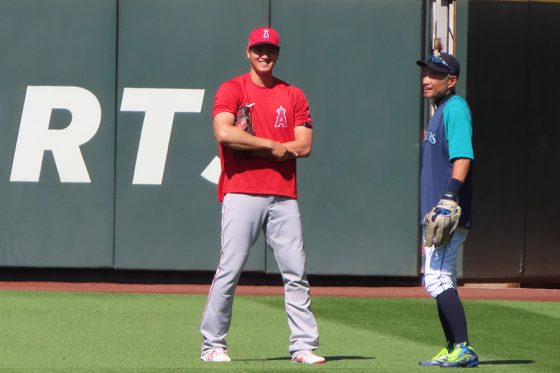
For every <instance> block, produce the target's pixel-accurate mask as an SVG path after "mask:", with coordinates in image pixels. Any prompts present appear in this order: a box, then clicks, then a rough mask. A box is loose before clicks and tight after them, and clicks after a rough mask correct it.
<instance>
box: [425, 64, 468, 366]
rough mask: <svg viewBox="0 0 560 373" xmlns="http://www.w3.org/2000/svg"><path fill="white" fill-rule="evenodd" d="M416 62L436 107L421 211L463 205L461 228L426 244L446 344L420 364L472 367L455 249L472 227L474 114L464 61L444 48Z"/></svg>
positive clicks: (428, 278) (430, 287) (428, 275)
mask: <svg viewBox="0 0 560 373" xmlns="http://www.w3.org/2000/svg"><path fill="white" fill-rule="evenodd" d="M416 63H417V64H418V65H419V66H421V67H422V85H423V94H424V97H425V98H428V99H431V100H433V102H434V104H435V106H436V111H435V113H434V115H433V116H432V118H431V119H430V121H429V123H428V127H427V128H426V130H425V133H424V141H423V144H422V172H421V177H420V210H421V211H420V214H421V215H420V216H422V217H424V216H426V215H427V214H429V213H430V212H431V211H437V213H439V211H440V210H437V209H434V206H443V205H446V206H460V207H459V211H461V210H462V214H461V217H460V220H459V222H458V228H457V229H456V231H455V232H454V234H453V235H452V236H451V237H450V239H449V240H448V241H446V242H443V243H442V244H440V245H439V246H437V245H436V244H433V243H432V242H429V243H425V245H424V252H423V254H424V277H423V283H424V287H425V289H426V291H427V292H428V293H430V295H431V296H432V297H433V298H434V299H435V300H436V303H437V308H438V314H439V319H440V322H441V326H442V328H443V332H444V334H445V338H446V346H445V347H444V348H443V349H442V350H441V351H440V352H439V353H438V354H436V356H434V357H433V358H432V359H431V360H427V361H421V362H420V363H419V364H420V365H423V366H440V367H474V366H477V365H478V362H479V360H478V356H477V355H476V353H475V351H474V349H473V348H472V347H471V346H470V344H469V338H468V333H467V321H466V316H465V310H464V308H463V304H462V302H461V299H460V298H459V294H458V293H457V290H456V287H457V270H456V260H457V252H458V251H459V250H461V249H462V248H463V244H464V243H465V240H466V238H467V233H468V229H470V226H471V222H470V219H471V216H470V213H471V208H470V205H471V197H470V178H469V177H468V174H469V170H470V168H471V163H472V161H473V160H474V152H473V148H472V141H471V138H472V126H471V114H470V110H469V107H468V105H467V103H466V102H465V100H463V99H462V98H461V97H459V96H458V95H456V93H455V86H456V84H457V79H458V78H459V73H460V65H459V62H458V61H457V59H456V58H455V57H454V56H452V55H450V54H447V53H441V54H439V55H437V56H429V57H428V59H427V60H425V61H417V62H416ZM459 213H460V212H459ZM432 217H433V218H435V217H436V216H431V215H430V218H432ZM422 224H425V221H424V220H423V221H422ZM423 232H424V229H423Z"/></svg>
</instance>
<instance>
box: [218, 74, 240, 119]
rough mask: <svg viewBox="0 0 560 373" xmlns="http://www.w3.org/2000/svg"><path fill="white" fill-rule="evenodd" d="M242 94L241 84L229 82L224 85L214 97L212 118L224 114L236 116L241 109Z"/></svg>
mask: <svg viewBox="0 0 560 373" xmlns="http://www.w3.org/2000/svg"><path fill="white" fill-rule="evenodd" d="M241 94H242V93H241V86H240V84H239V83H237V82H235V81H228V82H225V83H224V84H222V85H221V86H220V88H218V91H217V92H216V95H215V96H214V108H213V110H212V117H215V116H216V115H217V114H219V113H224V112H226V113H232V114H233V115H235V114H236V113H237V109H238V107H239V102H240V99H241Z"/></svg>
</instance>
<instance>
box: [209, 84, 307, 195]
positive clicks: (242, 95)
mask: <svg viewBox="0 0 560 373" xmlns="http://www.w3.org/2000/svg"><path fill="white" fill-rule="evenodd" d="M247 104H253V105H252V106H251V118H252V121H253V130H254V132H255V136H258V137H263V138H268V139H271V140H274V141H278V142H281V143H283V142H288V141H293V140H294V129H295V127H296V126H300V125H303V124H304V123H309V124H310V125H312V123H313V122H312V120H311V117H310V114H309V104H308V102H307V98H306V97H305V95H304V94H303V92H302V91H301V90H300V89H299V88H297V87H294V86H292V85H289V84H287V83H285V82H283V81H281V80H278V81H277V82H276V84H275V85H274V86H273V87H270V88H268V87H260V86H257V85H256V84H254V83H253V82H252V80H251V76H250V74H244V75H241V76H238V77H236V78H233V79H231V80H229V81H227V82H225V83H224V84H222V85H221V86H220V88H219V89H218V91H217V92H216V96H215V97H214V109H213V112H212V115H213V116H216V114H218V113H222V112H227V113H232V114H233V115H235V114H236V113H237V109H238V108H240V107H241V106H244V105H247ZM246 154H248V153H246ZM220 159H221V164H222V173H221V175H220V180H219V183H218V200H219V201H220V202H221V201H222V200H223V198H224V196H225V194H227V193H244V194H264V195H280V196H286V197H292V198H297V181H296V160H295V159H293V160H288V161H285V162H277V161H275V160H274V159H273V158H266V157H258V156H252V155H249V156H239V152H237V151H234V150H232V149H230V148H227V147H225V146H223V145H220Z"/></svg>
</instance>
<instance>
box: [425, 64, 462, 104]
mask: <svg viewBox="0 0 560 373" xmlns="http://www.w3.org/2000/svg"><path fill="white" fill-rule="evenodd" d="M456 84H457V77H456V76H455V75H449V74H442V73H437V72H434V71H431V70H430V69H427V68H423V69H422V87H423V93H424V97H425V98H431V99H434V100H438V99H440V98H443V97H445V96H446V95H447V94H448V93H449V92H451V90H453V88H455V85H456Z"/></svg>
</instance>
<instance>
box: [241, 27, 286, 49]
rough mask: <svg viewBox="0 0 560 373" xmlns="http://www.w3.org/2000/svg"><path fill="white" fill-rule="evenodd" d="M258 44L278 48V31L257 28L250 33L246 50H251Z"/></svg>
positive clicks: (269, 28) (268, 28)
mask: <svg viewBox="0 0 560 373" xmlns="http://www.w3.org/2000/svg"><path fill="white" fill-rule="evenodd" d="M259 44H272V45H274V46H275V47H278V48H280V37H279V35H278V31H276V30H275V29H273V28H271V27H259V28H256V29H254V30H253V31H251V35H250V36H249V44H248V45H247V48H251V47H254V46H255V45H259Z"/></svg>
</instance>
